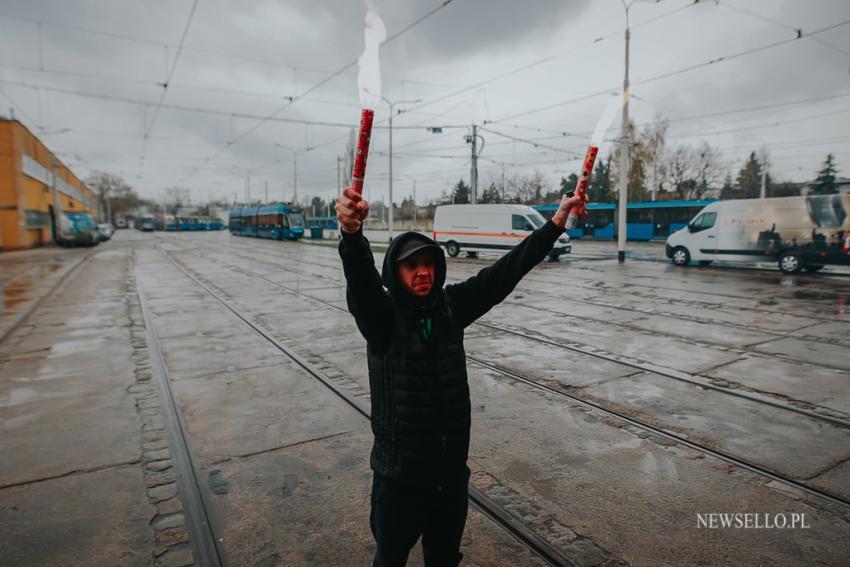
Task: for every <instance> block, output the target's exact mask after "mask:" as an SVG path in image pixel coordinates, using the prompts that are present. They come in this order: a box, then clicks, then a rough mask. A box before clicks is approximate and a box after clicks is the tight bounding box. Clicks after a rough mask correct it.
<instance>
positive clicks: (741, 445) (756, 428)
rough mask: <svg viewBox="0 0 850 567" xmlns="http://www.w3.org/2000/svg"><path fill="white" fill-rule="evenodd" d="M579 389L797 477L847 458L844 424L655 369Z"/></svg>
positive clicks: (848, 434) (849, 445)
mask: <svg viewBox="0 0 850 567" xmlns="http://www.w3.org/2000/svg"><path fill="white" fill-rule="evenodd" d="M584 394H586V395H588V396H590V397H591V398H592V399H595V400H600V401H604V402H607V403H609V404H613V406H614V407H617V408H621V409H622V410H623V412H624V413H626V414H627V415H637V416H640V417H641V418H642V419H646V418H647V417H648V418H649V421H650V422H651V423H653V424H661V425H662V426H663V427H664V428H665V429H669V430H672V431H676V432H679V433H684V434H685V436H686V437H687V438H689V439H692V440H695V441H699V442H700V443H703V444H706V445H707V446H709V447H711V448H714V449H720V450H722V451H724V452H727V453H730V454H732V455H735V456H737V457H739V458H741V459H742V460H745V461H749V462H753V463H757V464H761V465H763V466H766V467H767V468H769V469H771V470H774V471H776V472H779V473H781V474H783V475H785V476H789V477H791V478H794V479H798V480H802V479H805V478H808V477H810V476H813V475H815V474H817V473H818V472H819V471H821V470H824V469H826V468H828V467H830V466H832V465H834V464H835V463H836V462H839V461H842V460H844V459H845V458H848V457H850V431H848V430H847V429H844V428H840V427H835V426H832V425H829V424H825V423H824V422H822V421H818V420H815V419H813V418H811V417H808V416H805V415H801V414H798V413H794V412H790V411H788V410H783V409H780V408H775V407H771V406H767V405H764V404H760V403H757V402H752V401H749V400H745V399H743V398H739V397H735V396H730V395H728V394H725V393H723V392H718V391H716V390H706V389H703V388H700V387H697V386H693V385H691V384H685V383H682V382H678V381H675V380H670V379H669V378H665V377H663V376H658V375H656V374H648V373H647V374H639V375H636V376H630V377H627V378H618V379H616V380H611V381H609V382H606V383H604V384H598V385H591V386H589V387H587V388H585V389H584ZM838 489H839V487H833V492H834V491H835V490H838Z"/></svg>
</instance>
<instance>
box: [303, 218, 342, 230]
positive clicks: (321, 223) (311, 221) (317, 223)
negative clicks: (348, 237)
mask: <svg viewBox="0 0 850 567" xmlns="http://www.w3.org/2000/svg"><path fill="white" fill-rule="evenodd" d="M307 228H321V229H328V230H336V229H337V228H339V226H338V224H337V220H336V217H307Z"/></svg>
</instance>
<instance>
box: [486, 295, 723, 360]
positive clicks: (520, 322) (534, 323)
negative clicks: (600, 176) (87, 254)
mask: <svg viewBox="0 0 850 567" xmlns="http://www.w3.org/2000/svg"><path fill="white" fill-rule="evenodd" d="M501 309H502V307H501V306H499V307H497V308H495V309H494V310H493V311H491V312H490V313H488V314H487V315H485V316H484V317H483V318H482V320H483V321H492V322H493V323H495V324H497V325H513V326H516V327H518V330H521V329H524V331H522V332H527V331H533V332H535V333H538V334H539V335H540V336H544V337H553V338H557V339H560V340H564V341H568V342H577V343H583V344H586V345H589V346H593V347H596V348H600V349H603V350H606V351H608V352H611V353H617V354H621V355H624V356H627V357H631V358H634V359H638V360H642V361H646V362H650V363H652V364H657V365H659V366H665V367H667V368H674V369H676V370H682V371H685V372H700V371H702V370H706V369H709V368H713V367H715V366H717V365H718V364H724V363H728V362H732V361H733V360H737V359H738V358H739V356H738V355H737V354H735V353H731V352H724V351H722V350H718V349H713V348H709V347H704V346H700V345H695V344H692V343H688V342H685V341H683V340H681V339H675V338H667V337H662V338H659V337H657V336H655V335H653V334H651V333H649V332H648V331H646V332H641V331H631V330H626V329H621V328H618V327H612V326H609V325H605V324H601V323H597V322H592V321H585V320H575V319H564V318H558V317H545V316H541V315H540V313H539V312H537V311H531V310H528V309H525V310H524V312H523V310H522V308H516V309H517V311H516V312H515V314H514V316H513V317H512V318H510V319H506V318H505V317H504V315H503V314H502V312H501ZM473 326H474V325H473ZM540 348H550V347H549V346H545V347H540Z"/></svg>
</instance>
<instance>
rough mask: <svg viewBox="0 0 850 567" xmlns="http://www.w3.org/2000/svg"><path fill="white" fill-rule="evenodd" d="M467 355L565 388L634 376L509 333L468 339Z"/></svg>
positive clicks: (631, 370) (610, 364)
mask: <svg viewBox="0 0 850 567" xmlns="http://www.w3.org/2000/svg"><path fill="white" fill-rule="evenodd" d="M465 348H466V353H467V354H468V355H470V356H475V357H477V358H481V359H483V360H486V361H487V362H491V363H493V364H498V365H499V366H501V367H503V368H506V369H508V370H511V371H513V372H516V373H518V374H520V375H524V376H528V375H534V376H536V377H538V378H540V379H542V380H545V381H546V383H557V384H560V385H562V386H565V387H568V388H576V387H581V386H587V385H589V384H594V383H596V382H600V381H603V380H610V379H611V378H616V377H620V376H626V375H628V374H634V373H635V372H636V371H635V369H634V368H630V367H628V366H624V365H622V364H617V363H615V362H608V361H607V360H600V359H598V358H595V357H591V356H589V355H585V354H581V353H577V352H574V351H569V350H561V349H555V348H540V344H539V343H535V342H534V341H532V340H530V339H526V338H523V337H518V336H516V335H510V334H505V333H503V334H498V335H490V336H484V337H478V338H472V339H467V340H466V342H465Z"/></svg>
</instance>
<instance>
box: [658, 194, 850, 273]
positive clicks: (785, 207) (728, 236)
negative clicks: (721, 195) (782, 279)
mask: <svg viewBox="0 0 850 567" xmlns="http://www.w3.org/2000/svg"><path fill="white" fill-rule="evenodd" d="M848 212H850V195H809V196H805V197H779V198H772V199H738V200H731V201H718V202H716V203H712V204H710V205H708V206H706V207H705V208H704V209H703V210H702V211H700V212H699V214H698V215H697V216H696V217H695V218H694V219H693V220H692V221H691V222H690V223H688V225H687V226H686V227H685V228H683V229H681V230H678V231H676V232H674V233H673V234H671V235H670V236H669V237H668V238H667V246H666V253H667V257H668V258H670V259H671V260H672V261H673V263H674V264H676V265H677V266H687V265H688V264H690V263H691V262H692V261H696V262H699V263H700V264H702V265H708V264H711V263H712V262H713V261H715V260H723V261H734V262H751V263H752V262H765V261H776V262H778V265H779V269H780V270H782V272H784V273H786V274H793V273H797V272H799V271H800V270H803V269H805V270H806V271H808V272H816V271H818V270H820V269H821V268H823V267H824V265H827V264H838V265H850V218H848Z"/></svg>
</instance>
